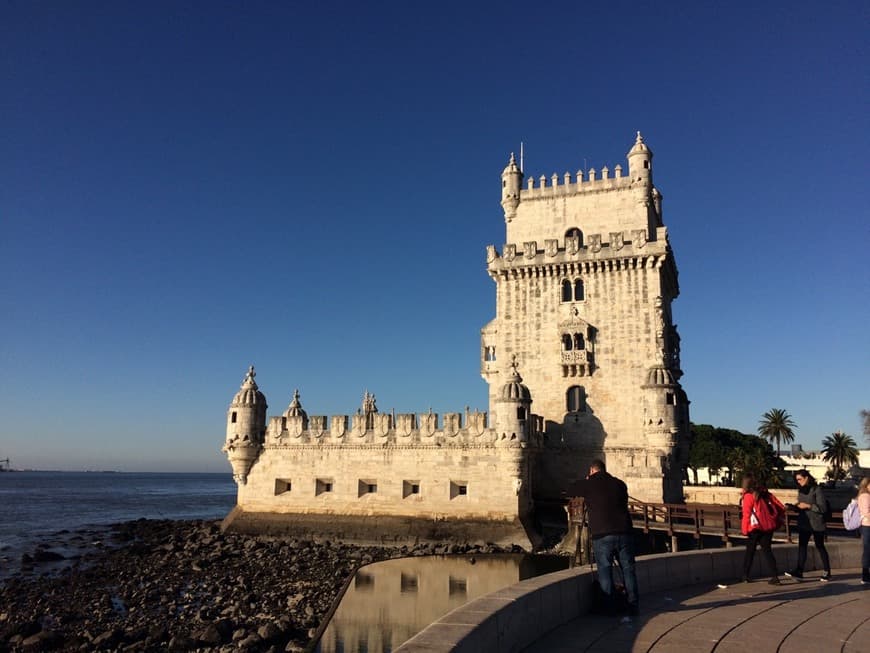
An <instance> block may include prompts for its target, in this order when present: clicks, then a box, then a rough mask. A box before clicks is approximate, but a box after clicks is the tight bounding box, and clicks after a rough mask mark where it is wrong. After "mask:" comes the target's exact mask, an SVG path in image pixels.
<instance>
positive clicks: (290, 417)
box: [284, 390, 308, 435]
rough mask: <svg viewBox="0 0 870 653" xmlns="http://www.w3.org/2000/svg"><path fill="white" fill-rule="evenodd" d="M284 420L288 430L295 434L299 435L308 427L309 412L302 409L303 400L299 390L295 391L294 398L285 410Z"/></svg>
mask: <svg viewBox="0 0 870 653" xmlns="http://www.w3.org/2000/svg"><path fill="white" fill-rule="evenodd" d="M284 421H285V423H286V425H287V430H288V431H290V433H292V434H293V435H299V434H301V433H302V431H304V430H305V429H307V428H308V413H306V412H305V411H304V410H303V409H302V402H301V401H299V390H294V391H293V399H292V401H291V402H290V405H289V406H287V410H285V411H284Z"/></svg>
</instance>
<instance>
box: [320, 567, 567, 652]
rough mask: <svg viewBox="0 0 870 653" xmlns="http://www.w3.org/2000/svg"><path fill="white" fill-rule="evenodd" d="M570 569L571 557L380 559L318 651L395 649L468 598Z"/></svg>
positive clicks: (366, 570)
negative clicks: (542, 575) (528, 579)
mask: <svg viewBox="0 0 870 653" xmlns="http://www.w3.org/2000/svg"><path fill="white" fill-rule="evenodd" d="M567 567H568V558H565V557H559V556H535V555H523V554H490V555H477V556H426V557H415V558H399V559H395V560H385V561H384V562H376V563H374V564H371V565H367V566H365V567H362V568H361V569H360V570H359V571H358V572H357V573H356V576H355V577H354V578H353V580H351V582H350V584H349V586H348V588H347V591H346V592H345V594H344V596H343V597H342V599H341V602H340V603H339V606H338V608H337V610H336V611H335V614H334V615H333V617H332V619H331V620H330V621H329V624H328V625H327V627H326V629H325V630H324V632H323V635H322V637H321V638H320V641H319V642H318V644H317V647H316V648H315V651H317V652H318V653H389V652H390V651H393V650H394V649H396V648H398V647H399V646H401V645H402V644H403V643H404V642H406V641H408V640H409V639H410V638H411V637H413V636H414V635H416V634H417V633H419V632H420V631H421V630H423V629H424V628H426V626H428V625H429V624H431V623H432V622H433V621H436V620H437V619H439V618H441V617H442V616H444V615H445V614H447V613H448V612H450V611H451V610H453V609H454V608H457V607H459V606H460V605H462V604H464V603H467V602H468V601H472V600H474V599H476V598H478V597H480V596H483V595H485V594H489V593H490V592H495V591H497V590H500V589H502V588H504V587H507V586H509V585H513V584H515V583H518V582H519V581H521V580H525V579H526V578H532V577H534V576H540V575H541V574H546V573H550V572H553V571H559V570H560V569H567Z"/></svg>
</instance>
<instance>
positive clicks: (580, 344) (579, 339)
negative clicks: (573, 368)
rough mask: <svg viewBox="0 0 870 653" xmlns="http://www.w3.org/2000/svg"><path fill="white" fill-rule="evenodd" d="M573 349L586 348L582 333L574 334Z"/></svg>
mask: <svg viewBox="0 0 870 653" xmlns="http://www.w3.org/2000/svg"><path fill="white" fill-rule="evenodd" d="M574 349H586V342H585V341H584V339H583V334H582V333H575V334H574Z"/></svg>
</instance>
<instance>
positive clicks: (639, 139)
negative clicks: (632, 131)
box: [635, 129, 643, 144]
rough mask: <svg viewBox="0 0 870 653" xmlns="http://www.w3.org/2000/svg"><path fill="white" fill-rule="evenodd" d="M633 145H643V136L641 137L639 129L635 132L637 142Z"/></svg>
mask: <svg viewBox="0 0 870 653" xmlns="http://www.w3.org/2000/svg"><path fill="white" fill-rule="evenodd" d="M635 143H637V144H641V143H643V136H642V135H641V133H640V130H639V129H638V130H637V140H636V141H635Z"/></svg>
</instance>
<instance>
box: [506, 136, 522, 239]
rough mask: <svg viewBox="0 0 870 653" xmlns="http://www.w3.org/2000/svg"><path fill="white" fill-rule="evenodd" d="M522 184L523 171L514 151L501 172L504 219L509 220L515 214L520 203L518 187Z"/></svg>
mask: <svg viewBox="0 0 870 653" xmlns="http://www.w3.org/2000/svg"><path fill="white" fill-rule="evenodd" d="M522 186H523V171H522V170H520V167H519V166H518V165H517V162H516V159H515V158H514V153H513V152H511V159H510V161H508V164H507V167H506V168H505V169H504V170H503V171H502V173H501V206H502V208H503V209H504V219H505V220H506V221H507V222H510V221H511V220H513V219H514V216H516V214H517V207H518V206H519V205H520V188H522Z"/></svg>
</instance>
